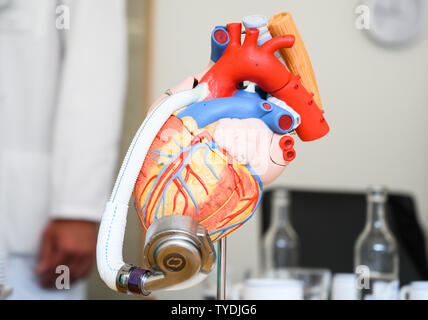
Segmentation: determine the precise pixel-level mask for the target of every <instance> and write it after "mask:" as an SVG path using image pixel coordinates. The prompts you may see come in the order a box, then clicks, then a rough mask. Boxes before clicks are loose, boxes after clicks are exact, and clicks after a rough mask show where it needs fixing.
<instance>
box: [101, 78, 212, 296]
mask: <svg viewBox="0 0 428 320" xmlns="http://www.w3.org/2000/svg"><path fill="white" fill-rule="evenodd" d="M207 96H208V86H207V85H206V84H205V83H203V84H200V85H199V86H197V87H196V88H194V89H191V90H186V91H181V92H178V93H176V94H174V95H172V96H170V97H168V98H167V99H165V100H164V101H162V102H161V103H160V104H159V105H158V106H156V107H155V108H154V109H153V111H152V112H151V113H150V114H149V115H148V116H147V117H146V119H145V120H144V122H143V124H142V125H141V127H140V128H139V129H138V131H137V133H136V135H135V137H134V139H133V141H132V143H131V145H130V147H129V149H128V152H127V153H126V156H125V159H124V160H123V163H122V167H121V168H120V171H119V174H118V177H117V180H116V183H115V185H114V188H113V192H112V195H111V198H110V201H109V202H108V203H107V205H106V208H105V211H104V214H103V217H102V219H101V224H100V230H99V232H98V242H97V265H98V272H99V274H100V277H101V279H103V281H104V282H105V283H106V284H107V285H108V286H109V287H110V288H111V289H113V290H116V291H117V288H116V275H117V272H118V271H119V269H120V268H121V267H122V266H123V265H124V264H125V263H124V262H123V256H122V246H123V238H124V235H125V227H126V216H127V213H128V202H129V199H130V198H131V195H132V190H133V189H134V185H135V182H136V180H137V177H138V174H139V172H140V169H141V166H142V165H143V162H144V160H145V158H146V155H147V152H148V151H149V148H150V146H151V144H152V142H153V140H154V139H155V137H156V135H157V134H158V132H159V130H160V129H161V128H162V126H163V125H164V123H165V122H166V121H167V120H168V118H169V117H170V116H171V115H172V114H173V113H174V112H175V111H177V110H178V109H180V108H182V107H184V106H188V105H191V104H193V103H196V102H199V101H202V100H203V99H205V98H206V97H207Z"/></svg>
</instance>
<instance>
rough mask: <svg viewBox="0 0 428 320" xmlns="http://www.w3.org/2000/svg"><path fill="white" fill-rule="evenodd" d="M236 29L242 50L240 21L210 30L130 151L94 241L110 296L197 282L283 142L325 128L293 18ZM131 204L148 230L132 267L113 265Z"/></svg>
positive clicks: (286, 150)
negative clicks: (201, 65)
mask: <svg viewBox="0 0 428 320" xmlns="http://www.w3.org/2000/svg"><path fill="white" fill-rule="evenodd" d="M243 22H244V28H245V38H244V41H243V42H242V43H241V29H242V25H241V23H231V24H228V25H227V26H217V27H215V28H214V30H213V32H212V34H211V58H210V62H209V64H208V66H207V67H206V68H205V69H204V70H202V71H201V72H200V73H198V74H196V75H194V76H193V77H188V78H186V79H184V80H183V82H181V83H180V84H179V85H178V86H176V87H175V88H172V89H169V90H168V91H167V94H165V95H164V96H162V97H160V98H159V99H158V100H157V101H156V102H155V104H154V105H153V106H152V107H151V110H150V112H149V114H148V116H147V117H146V119H145V120H144V122H143V124H142V125H141V127H140V128H139V130H138V132H137V133H136V135H135V137H134V139H133V141H132V143H131V146H130V147H129V150H128V152H127V154H126V156H125V159H124V161H123V164H122V167H121V169H120V171H119V174H118V177H117V180H116V183H115V186H114V189H113V192H112V195H111V198H110V200H109V202H108V203H107V205H106V209H105V212H104V215H103V218H102V221H101V225H100V231H99V235H98V244H97V264H98V270H99V273H100V276H101V278H102V279H103V280H104V281H105V283H106V284H107V285H108V286H109V287H110V288H111V289H113V290H117V291H120V292H124V293H135V294H143V295H147V294H149V293H150V292H151V291H153V290H160V289H169V290H176V289H184V288H187V287H189V286H192V285H193V284H196V283H198V282H200V281H201V280H202V279H204V278H205V277H206V276H207V274H208V273H209V272H210V271H211V270H212V268H213V266H214V264H215V261H216V252H215V250H214V247H213V243H214V242H216V241H218V240H220V239H222V238H223V237H225V236H226V235H227V234H229V233H230V232H232V231H234V230H236V229H237V228H239V227H240V226H242V225H243V224H244V223H245V222H246V221H248V220H249V219H250V218H251V216H252V215H253V213H254V212H255V210H256V208H257V206H258V204H259V202H260V199H261V195H262V190H263V185H266V184H268V183H270V182H272V181H273V180H274V179H276V178H277V177H278V176H279V175H280V174H281V173H282V171H283V170H284V169H285V167H286V166H287V165H288V164H289V163H290V162H291V161H293V160H294V158H295V156H296V153H295V150H294V138H293V134H294V133H296V134H297V136H298V137H299V138H300V139H301V140H302V141H312V140H316V139H318V138H321V137H323V136H324V135H325V134H327V132H328V131H329V127H328V124H327V122H326V120H325V118H324V116H323V111H322V109H321V105H320V103H321V102H320V99H319V94H318V88H317V86H316V82H315V77H314V74H313V70H312V67H311V64H310V60H309V57H308V55H307V52H306V50H305V47H304V44H303V42H302V40H301V38H300V36H299V34H298V31H297V29H296V27H295V25H294V22H293V20H292V18H291V15H290V14H288V13H281V14H278V15H276V16H274V17H272V18H271V19H270V20H269V21H268V20H267V19H266V18H265V17H263V16H258V15H257V16H248V17H245V18H244V20H243ZM307 89H308V90H310V91H311V92H308V91H307ZM131 196H133V198H134V206H135V208H136V210H137V214H138V217H139V219H140V222H141V225H142V227H143V229H144V230H145V234H146V238H145V245H144V249H143V265H142V267H137V266H133V265H129V264H127V263H125V262H124V261H123V257H122V245H123V238H124V233H125V226H126V216H127V211H128V202H129V200H130V198H131Z"/></svg>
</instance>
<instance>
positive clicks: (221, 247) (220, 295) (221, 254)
mask: <svg viewBox="0 0 428 320" xmlns="http://www.w3.org/2000/svg"><path fill="white" fill-rule="evenodd" d="M226 243H227V240H226V237H224V238H221V239H220V240H219V242H218V263H217V300H226Z"/></svg>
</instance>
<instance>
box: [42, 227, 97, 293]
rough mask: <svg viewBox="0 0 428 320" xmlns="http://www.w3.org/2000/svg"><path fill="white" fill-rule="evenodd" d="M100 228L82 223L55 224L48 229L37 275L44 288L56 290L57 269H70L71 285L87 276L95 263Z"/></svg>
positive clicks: (43, 242)
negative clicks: (62, 267)
mask: <svg viewBox="0 0 428 320" xmlns="http://www.w3.org/2000/svg"><path fill="white" fill-rule="evenodd" d="M97 228H98V224H97V223H94V222H90V221H81V220H54V221H52V222H50V223H49V224H48V226H47V227H46V229H45V231H44V233H43V237H42V243H41V250H40V257H39V261H38V264H37V266H36V273H37V274H38V275H39V277H40V282H41V285H42V286H43V287H54V286H55V281H56V278H57V277H58V276H59V274H56V273H55V270H56V268H57V266H59V265H66V266H67V267H69V268H70V282H73V281H76V280H78V279H80V278H82V277H84V276H85V275H87V274H88V273H89V272H90V271H91V269H92V267H93V265H94V262H95V253H96V243H97Z"/></svg>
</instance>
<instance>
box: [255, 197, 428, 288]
mask: <svg viewBox="0 0 428 320" xmlns="http://www.w3.org/2000/svg"><path fill="white" fill-rule="evenodd" d="M272 190H273V189H270V190H266V191H265V193H264V195H263V199H262V212H263V218H262V230H261V233H262V235H263V234H264V233H265V232H266V230H267V228H268V227H269V224H270V212H271V210H270V206H271V196H272ZM289 190H290V196H291V208H290V209H291V221H292V224H293V227H294V229H295V230H296V232H297V234H298V235H299V239H300V245H301V250H300V264H301V266H302V267H319V268H328V269H330V270H331V271H332V272H333V273H337V272H353V252H354V244H355V241H356V239H357V237H358V235H359V234H360V233H361V231H362V230H363V228H364V225H365V221H366V196H365V194H364V193H345V192H331V191H328V192H324V191H308V190H296V189H289ZM387 221H388V225H389V227H390V229H391V231H392V232H393V234H394V236H395V238H396V240H397V242H398V251H399V264H400V284H401V285H405V284H407V283H409V282H411V281H416V280H428V264H427V257H426V251H425V239H424V235H423V232H422V230H421V227H420V226H419V224H418V222H417V218H416V209H415V205H414V201H413V198H412V196H410V195H407V194H394V193H392V194H390V195H389V197H388V212H387Z"/></svg>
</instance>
